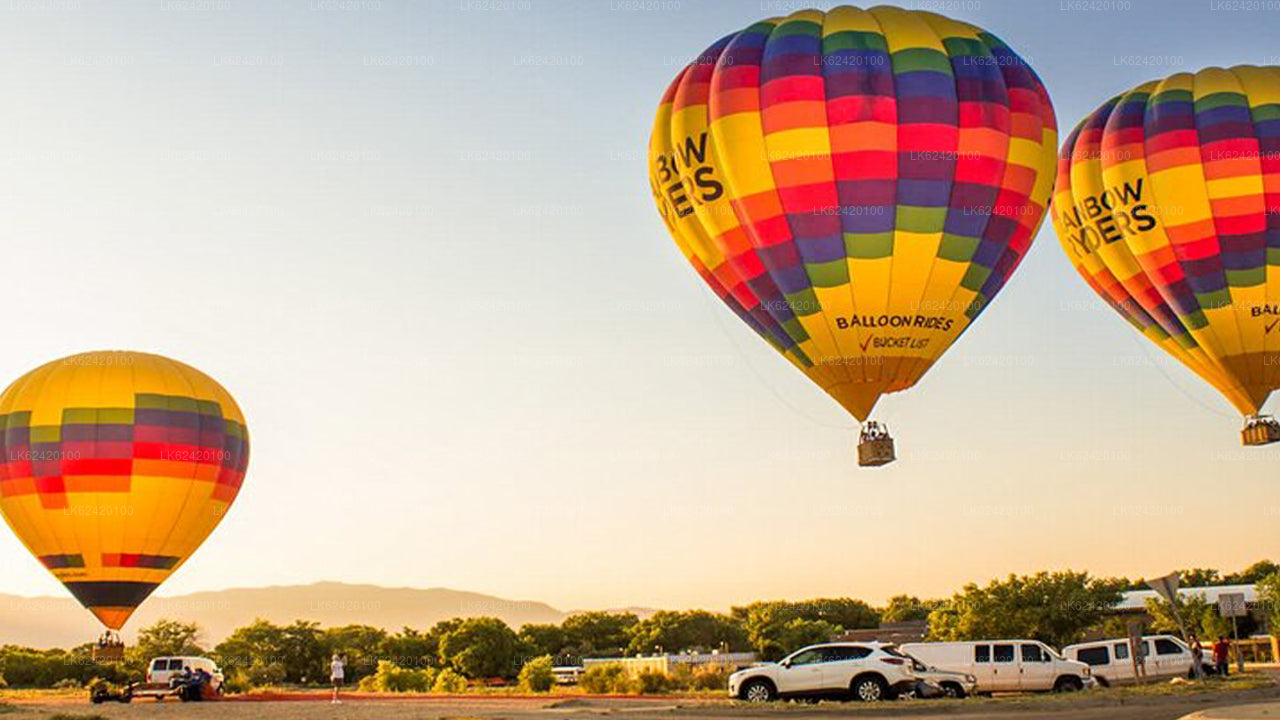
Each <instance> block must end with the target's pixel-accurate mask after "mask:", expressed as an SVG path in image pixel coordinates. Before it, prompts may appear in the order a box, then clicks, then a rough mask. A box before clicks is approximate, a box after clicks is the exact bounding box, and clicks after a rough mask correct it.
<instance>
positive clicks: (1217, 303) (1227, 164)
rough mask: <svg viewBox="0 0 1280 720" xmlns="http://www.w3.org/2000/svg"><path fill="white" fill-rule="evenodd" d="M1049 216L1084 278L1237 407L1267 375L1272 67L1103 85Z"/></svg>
mask: <svg viewBox="0 0 1280 720" xmlns="http://www.w3.org/2000/svg"><path fill="white" fill-rule="evenodd" d="M1052 214H1053V220H1054V225H1055V227H1056V229H1057V234H1058V240H1059V241H1060V242H1061V244H1062V247H1063V249H1064V250H1065V251H1066V253H1067V257H1069V258H1070V259H1071V262H1072V264H1074V265H1075V268H1076V270H1078V271H1079V272H1080V275H1081V276H1083V277H1084V279H1085V282H1087V283H1088V284H1089V286H1090V287H1092V288H1093V290H1094V292H1096V293H1098V294H1099V295H1100V296H1102V298H1103V299H1104V300H1106V301H1107V302H1108V303H1109V304H1110V305H1111V306H1112V307H1113V308H1115V310H1116V311H1117V312H1119V313H1120V315H1121V316H1123V317H1124V318H1125V319H1126V320H1128V321H1129V322H1130V323H1132V324H1133V326H1134V327H1136V328H1137V329H1138V331H1139V332H1141V333H1142V334H1143V335H1145V336H1146V337H1147V338H1148V339H1150V340H1151V341H1152V342H1154V343H1155V344H1157V345H1159V346H1160V347H1161V348H1163V349H1164V350H1165V351H1166V352H1168V353H1169V354H1170V355H1172V356H1174V357H1175V358H1177V359H1178V360H1180V361H1181V362H1182V363H1183V364H1185V365H1186V366H1187V367H1188V368H1190V369H1191V370H1192V371H1193V372H1195V373H1196V374H1198V375H1199V376H1200V377H1202V378H1204V379H1205V381H1206V382H1208V383H1209V384H1210V385H1212V386H1213V387H1215V388H1217V389H1218V391H1219V392H1221V393H1222V394H1223V395H1224V396H1225V397H1226V398H1227V400H1229V401H1230V402H1231V403H1232V404H1233V405H1234V406H1235V407H1236V409H1237V410H1239V411H1240V412H1241V413H1242V414H1244V415H1246V416H1247V417H1248V419H1247V421H1246V426H1245V431H1244V435H1243V437H1244V441H1245V444H1248V445H1257V444H1265V443H1267V442H1274V441H1276V440H1280V426H1278V425H1277V424H1276V422H1275V420H1274V419H1272V418H1270V417H1268V416H1260V415H1259V414H1258V413H1259V412H1260V410H1261V408H1262V405H1263V403H1264V402H1266V399H1267V396H1268V395H1270V394H1271V391H1272V390H1274V389H1275V388H1276V387H1277V386H1280V327H1278V326H1280V68H1264V67H1234V68H1230V69H1223V68H1208V69H1205V70H1201V71H1200V72H1197V73H1194V74H1192V73H1178V74H1176V75H1172V76H1170V77H1168V78H1165V79H1164V80H1155V81H1151V82H1148V83H1144V84H1142V85H1139V86H1138V87H1136V88H1134V89H1133V90H1130V91H1129V92H1127V93H1124V94H1122V95H1119V96H1117V97H1114V98H1112V99H1111V100H1109V101H1108V102H1106V103H1105V104H1103V105H1102V107H1100V108H1098V109H1097V110H1095V111H1094V112H1093V114H1092V115H1090V116H1089V117H1087V118H1085V120H1084V121H1083V122H1082V123H1080V125H1079V126H1077V127H1076V129H1075V130H1073V131H1072V132H1071V134H1070V135H1069V136H1068V137H1067V138H1066V140H1065V142H1064V143H1063V145H1062V151H1061V153H1060V155H1059V159H1058V186H1057V189H1056V190H1055V192H1054V202H1053V213H1052Z"/></svg>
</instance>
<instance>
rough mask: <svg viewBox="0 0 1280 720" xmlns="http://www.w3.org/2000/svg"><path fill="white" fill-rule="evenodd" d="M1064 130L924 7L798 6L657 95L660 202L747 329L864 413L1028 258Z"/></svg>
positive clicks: (1040, 90) (993, 61)
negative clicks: (825, 8)
mask: <svg viewBox="0 0 1280 720" xmlns="http://www.w3.org/2000/svg"><path fill="white" fill-rule="evenodd" d="M1056 146H1057V124H1056V121H1055V119H1054V115H1053V108H1052V106H1051V104H1050V102H1049V96H1048V94H1047V93H1046V92H1045V89H1044V86H1043V85H1042V84H1041V83H1040V80H1039V79H1038V78H1037V77H1036V74H1035V73H1034V72H1033V71H1032V70H1031V68H1030V67H1029V66H1028V65H1027V64H1026V63H1025V62H1023V61H1022V59H1021V58H1019V57H1018V55H1016V54H1015V53H1014V52H1013V51H1012V50H1010V49H1009V47H1008V46H1007V45H1005V44H1004V43H1003V42H1001V41H1000V40H999V39H998V38H996V37H995V36H993V35H991V34H990V33H988V32H986V31H984V30H981V29H979V28H976V27H974V26H972V25H968V24H965V23H962V22H958V21H955V20H951V19H948V18H945V17H943V16H941V15H936V14H933V13H928V12H916V11H908V10H902V9H899V8H893V7H875V8H871V9H869V10H864V9H860V8H855V7H838V8H835V9H833V10H831V11H829V12H826V13H823V12H818V11H814V10H805V11H801V12H797V13H794V14H792V15H790V16H788V17H786V18H780V19H772V20H765V21H762V22H759V23H756V24H754V25H752V26H750V27H748V28H746V29H745V30H743V31H742V32H739V33H736V34H733V35H730V36H728V37H726V38H724V39H722V40H721V41H719V42H717V43H715V44H714V45H712V46H711V47H709V48H707V50H706V51H705V52H703V53H702V54H701V55H699V56H698V57H697V58H695V59H694V60H693V62H691V63H690V64H689V65H688V66H687V67H685V68H684V69H683V70H682V71H681V72H680V74H679V75H678V76H677V77H676V78H675V81H674V82H673V83H672V84H671V86H670V87H669V88H668V90H667V92H666V94H665V95H664V96H663V98H662V101H661V103H660V104H659V106H658V112H657V116H656V118H655V121H654V126H653V132H652V135H651V137H650V145H649V161H650V162H649V176H650V184H651V187H652V191H653V195H654V199H655V202H656V204H657V206H658V210H659V212H660V213H661V215H662V218H663V220H664V221H665V223H666V225H667V227H668V229H669V230H670V232H671V235H672V237H673V238H675V241H676V244H677V245H678V246H679V247H680V249H681V251H682V252H683V254H684V255H685V257H686V258H687V259H688V260H689V262H690V264H692V265H693V267H694V268H695V270H696V271H697V272H698V274H699V275H700V276H702V278H703V279H704V280H705V281H706V282H707V284H708V285H710V286H711V287H712V289H713V290H714V291H715V293H716V294H717V295H718V296H720V298H721V299H722V300H724V302H725V303H726V304H728V305H729V307H730V308H731V309H732V310H733V312H735V313H736V314H737V315H738V316H739V317H740V318H742V320H743V321H744V322H746V323H747V324H748V325H749V326H750V327H751V328H752V329H753V330H755V331H756V332H757V333H758V334H760V335H761V336H762V337H763V338H764V339H765V340H766V341H768V342H769V343H770V344H771V345H773V346H774V347H775V348H777V349H778V350H779V351H780V352H781V353H783V355H785V356H786V357H787V358H788V359H789V360H790V361H791V362H792V363H793V364H795V365H796V366H797V367H799V368H800V370H801V371H803V372H804V373H805V374H806V375H808V376H809V378H810V379H812V380H813V381H814V382H815V383H817V384H818V385H819V386H820V387H822V388H823V389H824V390H825V391H826V392H827V393H829V394H830V395H831V396H832V397H833V398H835V399H836V401H838V402H839V403H840V404H841V405H842V406H844V407H845V408H846V409H847V410H848V411H849V412H850V413H852V414H853V415H854V416H855V417H857V418H858V419H859V420H866V418H867V417H868V415H869V414H870V412H871V410H872V407H873V406H874V405H875V403H876V401H877V399H878V398H879V397H880V396H881V395H882V394H884V393H887V392H894V391H897V390H903V389H906V388H909V387H911V386H912V385H914V384H915V383H916V382H917V381H918V380H919V379H920V377H921V376H922V375H923V374H924V373H925V372H926V371H927V370H928V369H929V368H930V367H931V366H932V365H933V363H934V362H935V361H937V359H938V357H939V356H940V355H941V354H942V353H943V352H944V351H945V350H946V349H947V348H948V347H949V346H950V345H951V343H952V342H954V341H955V339H956V338H957V337H959V336H960V334H961V333H963V332H964V330H965V329H966V328H967V327H968V326H969V324H970V323H972V322H973V320H974V319H975V318H977V317H978V315H979V314H981V312H982V311H983V310H984V309H985V308H986V307H987V305H988V304H989V303H990V301H991V300H992V298H994V297H995V296H996V294H997V293H999V292H1000V289H1001V288H1002V287H1004V285H1005V283H1006V282H1007V281H1008V279H1009V276H1010V274H1011V273H1012V272H1013V271H1014V269H1016V268H1017V266H1018V263H1019V262H1020V261H1021V260H1022V258H1023V256H1024V255H1025V254H1026V252H1027V249H1028V247H1029V246H1030V244H1031V241H1032V239H1033V238H1034V237H1035V234H1036V231H1037V229H1038V227H1039V224H1040V222H1041V220H1042V219H1043V217H1044V213H1045V210H1046V207H1047V205H1048V201H1049V195H1050V191H1051V187H1052V182H1053V160H1054V154H1055V151H1056Z"/></svg>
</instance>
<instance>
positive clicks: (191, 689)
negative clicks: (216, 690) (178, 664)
mask: <svg viewBox="0 0 1280 720" xmlns="http://www.w3.org/2000/svg"><path fill="white" fill-rule="evenodd" d="M171 685H172V687H174V688H175V689H177V691H178V697H179V698H181V699H182V700H185V701H194V700H204V699H205V695H206V693H209V694H211V693H212V692H213V676H212V675H210V674H209V671H208V670H205V669H204V668H197V669H196V670H195V671H194V672H193V671H192V670H191V666H190V665H186V666H184V667H183V668H182V674H180V675H178V676H177V677H175V678H174V679H173V680H172V681H171Z"/></svg>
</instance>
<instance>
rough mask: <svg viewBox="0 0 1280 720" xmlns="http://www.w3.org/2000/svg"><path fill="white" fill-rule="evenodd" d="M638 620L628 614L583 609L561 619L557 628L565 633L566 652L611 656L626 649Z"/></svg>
mask: <svg viewBox="0 0 1280 720" xmlns="http://www.w3.org/2000/svg"><path fill="white" fill-rule="evenodd" d="M638 622H640V619H639V618H637V617H636V616H635V615H633V614H632V613H610V612H584V613H577V614H575V615H570V616H569V617H567V618H565V619H564V622H562V623H560V628H561V629H562V630H564V632H565V635H567V636H568V640H569V644H568V646H566V648H565V650H566V651H568V652H571V653H572V654H574V655H577V656H578V657H615V656H618V655H621V654H622V653H623V652H625V651H626V648H627V644H628V643H630V641H631V636H630V630H631V628H632V627H634V626H635V625H636V623H638Z"/></svg>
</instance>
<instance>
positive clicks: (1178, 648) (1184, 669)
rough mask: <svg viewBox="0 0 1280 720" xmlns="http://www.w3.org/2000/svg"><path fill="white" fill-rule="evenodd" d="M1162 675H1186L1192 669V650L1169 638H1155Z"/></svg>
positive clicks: (1157, 660)
mask: <svg viewBox="0 0 1280 720" xmlns="http://www.w3.org/2000/svg"><path fill="white" fill-rule="evenodd" d="M1154 644H1155V650H1156V655H1155V657H1156V662H1157V663H1159V665H1160V677H1185V676H1186V675H1187V673H1189V672H1190V671H1191V651H1190V650H1189V649H1187V648H1185V647H1183V646H1182V645H1179V644H1178V643H1176V642H1174V641H1172V640H1170V639H1169V638H1156V639H1155V642H1154Z"/></svg>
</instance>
